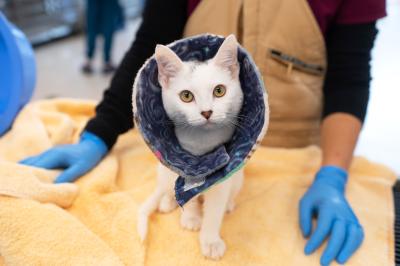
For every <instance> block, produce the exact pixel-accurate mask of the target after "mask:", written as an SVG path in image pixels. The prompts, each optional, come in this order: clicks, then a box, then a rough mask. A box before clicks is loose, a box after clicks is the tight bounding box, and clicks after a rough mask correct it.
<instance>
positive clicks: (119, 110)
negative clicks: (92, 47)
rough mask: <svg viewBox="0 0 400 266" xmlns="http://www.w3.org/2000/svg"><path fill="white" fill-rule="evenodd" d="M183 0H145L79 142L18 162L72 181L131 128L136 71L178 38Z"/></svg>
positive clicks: (181, 20)
mask: <svg viewBox="0 0 400 266" xmlns="http://www.w3.org/2000/svg"><path fill="white" fill-rule="evenodd" d="M186 16H187V15H186V0H171V1H166V0H147V4H146V7H145V11H144V14H143V21H142V24H141V26H140V28H139V30H138V32H137V34H136V39H135V41H134V42H133V44H132V46H131V48H130V49H129V51H128V52H127V53H126V54H125V56H124V59H123V60H122V63H121V64H120V66H119V67H118V70H117V72H116V73H115V75H114V77H113V79H112V82H111V85H110V87H109V89H107V90H106V91H105V93H104V97H103V100H102V101H101V102H100V104H99V105H98V106H97V108H96V116H95V117H94V118H92V119H91V120H90V121H89V122H88V124H87V125H86V128H85V130H84V131H83V133H82V135H81V138H80V141H79V142H78V143H76V144H72V145H62V146H58V147H54V148H52V149H50V150H48V151H45V152H44V153H42V154H39V155H37V156H33V157H30V158H26V159H25V160H23V161H21V163H23V164H26V165H30V166H35V167H42V168H48V169H54V168H63V169H66V170H65V171H63V172H62V173H61V174H60V175H59V176H58V177H57V178H56V180H55V182H57V183H59V182H72V181H74V180H76V179H77V178H79V177H80V176H82V175H83V174H85V173H86V172H88V171H89V170H91V169H92V168H93V167H95V166H96V165H97V163H98V162H100V160H101V159H102V158H103V157H104V156H105V155H106V154H107V152H108V151H109V150H110V149H111V148H112V146H113V145H114V143H115V142H116V140H117V137H118V135H119V134H121V133H124V132H126V131H127V130H129V129H130V128H132V127H133V114H132V87H133V82H134V79H135V76H136V73H137V72H138V70H139V69H140V67H141V66H142V65H143V64H144V62H145V60H146V59H147V58H148V57H150V56H151V55H152V54H153V53H154V49H155V46H156V44H157V43H161V44H166V43H169V42H172V41H174V40H176V39H179V38H180V37H181V35H182V32H183V28H184V25H185V23H186Z"/></svg>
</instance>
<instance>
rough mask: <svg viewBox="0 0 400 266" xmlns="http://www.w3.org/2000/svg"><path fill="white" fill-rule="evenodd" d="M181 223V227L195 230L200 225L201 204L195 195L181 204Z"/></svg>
mask: <svg viewBox="0 0 400 266" xmlns="http://www.w3.org/2000/svg"><path fill="white" fill-rule="evenodd" d="M181 225H182V227H183V228H185V229H188V230H192V231H197V230H199V229H200V226H201V206H200V202H199V198H198V197H195V198H193V199H191V200H190V201H189V202H188V203H186V204H185V206H183V209H182V215H181Z"/></svg>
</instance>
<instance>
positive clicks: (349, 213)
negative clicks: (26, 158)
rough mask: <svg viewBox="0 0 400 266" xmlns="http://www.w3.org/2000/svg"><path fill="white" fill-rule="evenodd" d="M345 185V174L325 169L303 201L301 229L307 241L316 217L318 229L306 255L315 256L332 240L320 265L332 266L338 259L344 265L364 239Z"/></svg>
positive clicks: (312, 236) (341, 171)
mask: <svg viewBox="0 0 400 266" xmlns="http://www.w3.org/2000/svg"><path fill="white" fill-rule="evenodd" d="M346 181H347V172H346V171H345V170H343V169H341V168H339V167H336V166H324V167H322V168H321V169H320V170H319V172H318V173H317V175H316V177H315V180H314V183H313V184H312V185H311V187H310V188H309V189H308V191H307V192H306V194H305V195H304V196H303V198H302V199H301V200H300V206H299V210H300V212H299V218H300V228H301V231H302V233H303V236H304V237H308V236H310V234H311V230H312V217H313V216H314V215H316V216H317V226H316V229H315V231H314V232H313V233H312V234H311V237H310V239H309V240H308V242H307V244H306V246H305V249H304V252H305V254H306V255H309V254H311V253H313V252H314V251H315V250H316V249H317V248H318V247H319V246H321V244H322V242H323V241H324V240H325V239H327V238H328V237H329V236H330V237H329V240H328V245H327V247H326V249H325V250H324V252H323V254H322V257H321V260H320V263H321V265H329V264H330V263H331V262H332V261H333V260H335V259H336V261H337V262H338V263H340V264H343V263H345V262H346V261H347V260H348V259H349V258H350V256H351V255H352V254H353V253H354V252H355V251H356V250H357V249H358V247H359V246H360V245H361V243H362V241H363V239H364V232H363V229H362V227H361V225H360V224H359V222H358V220H357V217H356V216H355V214H354V212H353V210H352V209H351V207H350V205H349V203H348V202H347V200H346V198H345V195H344V190H345V185H346Z"/></svg>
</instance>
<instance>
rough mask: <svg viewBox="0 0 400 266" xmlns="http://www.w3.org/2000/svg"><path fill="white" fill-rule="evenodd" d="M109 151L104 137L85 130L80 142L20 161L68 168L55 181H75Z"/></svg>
mask: <svg viewBox="0 0 400 266" xmlns="http://www.w3.org/2000/svg"><path fill="white" fill-rule="evenodd" d="M107 152H108V148H107V145H106V144H105V143H104V141H103V140H102V139H100V138H99V137H97V136H96V135H94V134H92V133H90V132H87V131H84V132H83V133H82V135H81V139H80V141H79V143H77V144H70V145H61V146H57V147H54V148H51V149H49V150H48V151H45V152H44V153H42V154H39V155H37V156H33V157H29V158H26V159H24V160H22V161H21V162H20V163H22V164H26V165H30V166H35V167H41V168H47V169H55V168H57V169H59V168H61V169H66V170H65V171H63V172H62V173H61V174H60V175H59V176H58V177H57V178H56V180H55V181H54V182H55V183H64V182H73V181H75V180H76V179H78V178H79V177H81V176H82V175H83V174H85V173H86V172H88V171H89V170H91V169H92V168H93V167H95V166H96V165H97V163H98V162H99V161H100V160H101V159H102V158H103V156H104V155H105V154H106V153H107Z"/></svg>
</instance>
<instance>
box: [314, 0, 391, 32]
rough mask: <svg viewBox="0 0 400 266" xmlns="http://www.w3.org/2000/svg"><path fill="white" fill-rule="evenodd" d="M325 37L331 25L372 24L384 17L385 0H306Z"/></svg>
mask: <svg viewBox="0 0 400 266" xmlns="http://www.w3.org/2000/svg"><path fill="white" fill-rule="evenodd" d="M308 3H309V5H310V7H311V10H312V11H313V13H314V16H315V18H316V20H317V22H318V24H319V26H320V28H321V31H322V33H323V34H324V35H325V33H326V32H327V30H328V29H329V28H330V26H331V25H333V24H360V23H369V22H374V21H376V20H377V19H380V18H382V17H384V16H386V2H385V0H323V1H321V0H308Z"/></svg>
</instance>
